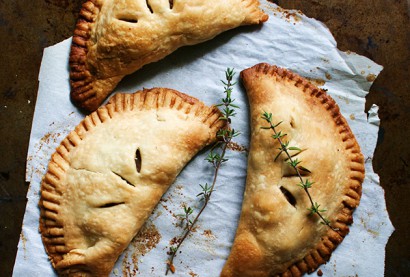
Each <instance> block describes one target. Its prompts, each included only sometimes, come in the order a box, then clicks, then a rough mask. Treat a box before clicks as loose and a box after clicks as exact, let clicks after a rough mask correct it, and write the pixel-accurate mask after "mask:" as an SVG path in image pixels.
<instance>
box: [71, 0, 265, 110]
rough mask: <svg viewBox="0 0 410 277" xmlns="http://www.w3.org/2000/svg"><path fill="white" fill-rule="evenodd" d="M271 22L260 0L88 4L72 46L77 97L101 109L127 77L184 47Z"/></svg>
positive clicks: (73, 85)
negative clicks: (261, 8) (241, 28)
mask: <svg viewBox="0 0 410 277" xmlns="http://www.w3.org/2000/svg"><path fill="white" fill-rule="evenodd" d="M267 19H268V15H267V14H265V13H263V12H262V10H260V9H259V1H258V0H224V1H221V0H175V1H173V0H88V1H87V2H85V4H84V5H83V7H82V9H81V11H80V16H79V19H78V22H77V26H76V29H75V31H74V36H73V41H72V46H71V54H70V79H71V98H72V99H73V101H74V102H75V103H76V104H77V105H78V106H79V107H81V108H83V109H86V110H88V111H93V110H96V109H97V108H98V106H99V105H100V104H101V103H102V102H103V101H104V99H105V98H106V97H107V96H108V95H109V94H110V92H111V91H112V90H113V89H114V88H115V86H116V85H117V84H118V82H120V80H121V79H122V78H123V77H124V76H125V75H128V74H131V73H133V72H135V71H136V70H138V69H140V68H141V67H142V66H144V65H146V64H148V63H152V62H155V61H158V60H160V59H162V58H164V57H165V56H167V55H168V54H170V53H172V52H173V51H175V50H176V49H178V48H179V47H181V46H185V45H193V44H197V43H200V42H203V41H206V40H209V39H212V38H213V37H215V36H216V35H218V34H220V33H222V32H224V31H226V30H229V29H233V28H236V27H238V26H240V25H250V24H259V23H261V22H264V21H266V20H267Z"/></svg>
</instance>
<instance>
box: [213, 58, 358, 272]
mask: <svg viewBox="0 0 410 277" xmlns="http://www.w3.org/2000/svg"><path fill="white" fill-rule="evenodd" d="M241 77H242V79H243V83H244V86H245V88H246V91H247V94H248V98H249V103H250V112H251V145H250V153H249V158H248V175H247V180H246V189H245V195H244V201H243V206H242V212H241V218H240V222H239V225H238V229H237V233H236V237H235V241H234V244H233V246H232V250H231V253H230V256H229V258H228V261H227V263H226V264H225V267H224V269H223V272H222V275H221V276H223V277H232V276H238V277H239V276H240V277H246V276H252V277H262V276H301V275H302V274H303V273H305V272H312V271H314V270H315V269H316V268H317V267H318V266H319V265H320V264H322V263H324V262H325V261H327V260H328V259H329V257H330V255H331V253H332V251H333V250H334V249H335V248H336V246H337V245H338V244H339V243H340V242H341V241H342V240H343V237H344V236H345V235H346V234H347V233H348V231H349V228H348V224H351V222H352V213H353V210H354V208H355V207H356V206H357V205H358V204H359V201H360V196H361V183H362V181H363V178H364V164H363V156H362V154H361V152H360V148H359V145H358V144H357V142H356V140H355V138H354V136H353V134H352V132H351V130H350V128H349V126H348V124H347V122H346V120H345V119H344V118H343V116H342V115H341V114H340V112H339V108H338V106H337V104H336V103H335V102H334V100H332V99H331V98H330V96H328V95H327V94H326V93H325V91H323V90H320V89H318V88H317V87H315V86H313V85H312V84H310V83H309V82H308V81H307V80H305V79H303V78H301V77H300V76H298V75H296V74H293V73H291V72H289V71H287V70H285V69H281V68H278V67H275V66H269V65H267V64H258V65H256V66H254V67H252V68H249V69H246V70H244V71H243V72H242V73H241ZM265 111H266V112H271V113H273V117H272V118H273V119H272V121H273V123H274V124H275V123H278V122H280V121H283V122H282V124H280V125H279V126H278V127H277V128H278V130H280V131H282V133H286V134H287V136H286V137H285V139H286V140H288V141H289V142H290V143H289V146H296V147H299V148H301V149H302V150H304V151H302V152H300V153H299V152H298V151H290V152H291V153H290V154H291V155H295V156H294V159H295V158H297V159H298V160H300V161H302V163H301V165H302V166H303V167H305V168H307V169H309V170H310V171H311V172H310V173H309V172H302V173H303V175H304V176H303V178H304V180H306V179H309V180H310V181H313V182H315V183H314V184H313V186H312V188H311V189H310V190H309V191H310V193H311V195H312V198H313V200H314V201H315V202H317V203H319V204H320V205H321V206H320V207H321V208H322V207H323V208H325V209H327V211H326V212H324V213H323V215H324V216H325V217H327V218H328V219H329V220H330V221H331V225H332V227H333V228H337V229H338V231H334V230H332V229H331V228H330V227H328V226H326V225H323V224H320V221H321V220H320V218H319V216H317V215H310V216H309V211H308V210H307V209H308V208H310V207H311V205H310V202H309V200H308V196H307V194H306V193H305V192H304V191H303V189H302V188H300V187H299V186H297V184H298V183H299V179H298V177H297V176H296V173H295V172H294V170H293V168H291V167H290V165H288V164H287V163H286V158H287V157H286V155H285V154H284V153H282V154H281V155H280V156H279V157H278V159H277V160H276V161H275V156H276V155H277V154H278V152H279V150H278V147H280V145H279V143H278V142H277V140H274V139H273V138H272V135H273V132H272V131H271V130H265V129H261V127H262V126H268V123H267V122H266V121H265V120H264V119H262V118H261V115H262V113H263V112H265Z"/></svg>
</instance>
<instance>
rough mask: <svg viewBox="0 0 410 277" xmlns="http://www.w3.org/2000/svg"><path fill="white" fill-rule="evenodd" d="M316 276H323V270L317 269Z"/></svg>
mask: <svg viewBox="0 0 410 277" xmlns="http://www.w3.org/2000/svg"><path fill="white" fill-rule="evenodd" d="M317 276H323V272H322V270H321V269H320V268H319V270H318V271H317Z"/></svg>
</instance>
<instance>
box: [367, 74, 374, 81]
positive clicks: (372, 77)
mask: <svg viewBox="0 0 410 277" xmlns="http://www.w3.org/2000/svg"><path fill="white" fill-rule="evenodd" d="M366 80H367V81H368V82H374V80H376V75H374V74H369V75H367V77H366Z"/></svg>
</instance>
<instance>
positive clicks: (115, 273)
mask: <svg viewBox="0 0 410 277" xmlns="http://www.w3.org/2000/svg"><path fill="white" fill-rule="evenodd" d="M112 273H114V275H115V276H118V274H119V272H118V268H114V270H113V272H112Z"/></svg>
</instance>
